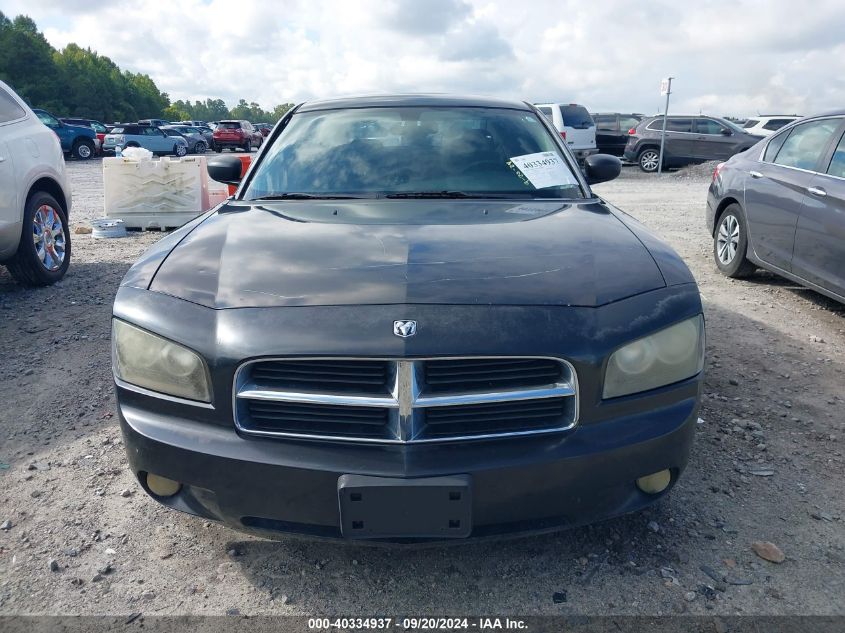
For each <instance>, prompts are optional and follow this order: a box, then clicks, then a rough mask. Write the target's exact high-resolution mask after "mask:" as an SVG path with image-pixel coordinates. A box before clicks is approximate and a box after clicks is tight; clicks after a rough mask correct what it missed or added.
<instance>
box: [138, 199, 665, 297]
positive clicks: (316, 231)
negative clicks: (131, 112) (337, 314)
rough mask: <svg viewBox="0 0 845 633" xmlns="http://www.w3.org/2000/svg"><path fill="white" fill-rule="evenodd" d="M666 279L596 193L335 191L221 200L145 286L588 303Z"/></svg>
mask: <svg viewBox="0 0 845 633" xmlns="http://www.w3.org/2000/svg"><path fill="white" fill-rule="evenodd" d="M130 276H131V274H130ZM665 285H666V284H665V282H664V278H663V276H662V274H661V272H660V269H659V268H658V267H657V265H656V264H655V261H654V259H653V258H652V256H651V254H650V253H649V251H648V250H647V249H646V248H645V247H644V246H643V243H642V242H641V241H640V240H639V239H638V238H637V236H635V235H634V233H633V232H632V230H631V229H629V228H628V227H627V226H626V225H625V224H623V223H622V222H621V221H620V220H619V219H618V218H617V217H616V216H615V215H614V214H613V213H611V211H610V210H609V208H608V207H606V206H605V205H604V204H603V203H601V202H595V201H590V202H584V203H580V204H572V203H566V204H562V203H560V202H538V201H525V202H523V201H483V202H481V201H464V200H456V201H452V200H433V201H432V200H350V201H346V200H344V201H337V202H332V201H285V202H268V203H250V202H238V201H230V202H228V203H226V204H225V205H224V206H222V207H221V208H220V210H218V211H217V212H215V213H213V214H211V215H210V216H209V217H208V218H207V219H205V220H204V221H202V222H200V223H198V224H197V225H196V227H195V228H194V229H193V230H192V231H190V232H189V233H188V234H187V236H186V237H184V239H182V240H181V241H180V242H179V243H178V245H177V246H175V248H173V249H172V251H170V253H169V254H168V255H167V256H166V258H165V259H164V261H163V262H162V263H161V265H160V266H159V267H158V270H157V272H156V274H155V276H154V277H153V279H152V282H151V283H150V285H149V289H150V290H152V291H155V292H161V293H166V294H169V295H173V296H176V297H179V298H182V299H185V300H187V301H191V302H194V303H198V304H201V305H204V306H208V307H212V308H241V307H270V306H305V305H308V306H313V305H365V304H370V305H373V304H412V303H427V304H438V303H441V304H486V305H494V304H497V305H574V306H598V305H602V304H605V303H609V302H612V301H617V300H619V299H623V298H626V297H630V296H633V295H636V294H639V293H642V292H647V291H650V290H654V289H657V288H662V287H664V286H665Z"/></svg>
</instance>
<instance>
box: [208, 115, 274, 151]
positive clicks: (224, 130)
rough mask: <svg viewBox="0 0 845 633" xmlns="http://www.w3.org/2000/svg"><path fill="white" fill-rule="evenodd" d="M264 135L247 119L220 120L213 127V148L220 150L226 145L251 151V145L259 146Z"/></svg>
mask: <svg viewBox="0 0 845 633" xmlns="http://www.w3.org/2000/svg"><path fill="white" fill-rule="evenodd" d="M263 142H264V137H263V136H262V135H261V132H259V131H258V130H256V129H255V128H254V127H253V126H252V123H250V122H249V121H220V122H219V123H218V124H217V127H216V128H214V150H215V151H217V152H222V151H223V150H224V149H226V148H227V147H228V148H230V149H233V150H235V149H242V150H243V151H245V152H250V151H252V148H253V147H261V143H263Z"/></svg>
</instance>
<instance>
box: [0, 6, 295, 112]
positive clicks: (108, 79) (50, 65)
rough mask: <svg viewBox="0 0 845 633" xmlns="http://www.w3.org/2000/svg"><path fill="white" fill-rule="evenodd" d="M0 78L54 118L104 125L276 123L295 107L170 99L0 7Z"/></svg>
mask: <svg viewBox="0 0 845 633" xmlns="http://www.w3.org/2000/svg"><path fill="white" fill-rule="evenodd" d="M0 80H2V81H4V82H6V83H7V84H9V85H10V86H11V87H12V88H13V89H14V90H15V92H17V93H18V94H19V95H20V96H21V98H23V99H24V101H26V102H27V103H28V104H29V105H30V106H31V107H34V108H43V109H45V110H48V111H49V112H51V113H52V114H54V115H56V116H80V117H86V118H92V119H97V120H99V121H103V122H104V123H111V122H115V121H137V120H138V119H141V118H157V119H158V118H160V119H166V120H168V121H184V120H189V119H190V120H194V119H197V120H203V121H218V120H220V119H229V118H231V119H247V120H248V121H253V122H262V123H264V122H266V123H275V122H276V121H278V120H279V119H280V118H282V116H283V115H284V114H285V112H287V111H288V110H289V109H290V108H292V107H293V104H291V103H284V104H281V105H278V106H276V107H275V108H273V109H272V110H269V111H268V110H264V109H262V108H261V107H260V106H259V105H258V104H257V103H255V102H252V103H247V102H246V100H245V99H241V100H239V101H238V104H237V105H236V106H235V107H233V108H231V109H229V108H228V106H227V105H226V103H225V102H224V101H223V100H222V99H206V100H205V101H194V102H193V103H191V102H190V101H182V100H178V101H175V102H172V103H171V101H170V97H169V96H168V94H167V93H166V92H162V91H161V90H159V89H158V86H156V84H155V82H154V81H153V80H152V78H151V77H150V76H149V75H147V74H143V73H133V72H130V71H128V70H121V69H120V68H119V67H118V66H117V64H115V63H114V62H113V61H112V60H111V59H109V58H108V57H105V56H103V55H99V54H97V53H96V52H95V51H92V50H91V49H90V48H81V47H79V46H77V45H76V44H68V45H67V46H66V47H65V48H63V49H62V50H56V49H55V48H53V47H52V46H51V45H50V43H49V42H48V41H47V39H46V38H45V37H44V35H43V33H41V32H40V31H39V30H38V27H37V26H36V24H35V22H34V21H33V20H32V19H31V18H29V17H27V16H24V15H19V16H17V17H16V18H14V19H13V20H10V19H9V18H8V17H6V16H5V15H4V14H3V12H2V11H0Z"/></svg>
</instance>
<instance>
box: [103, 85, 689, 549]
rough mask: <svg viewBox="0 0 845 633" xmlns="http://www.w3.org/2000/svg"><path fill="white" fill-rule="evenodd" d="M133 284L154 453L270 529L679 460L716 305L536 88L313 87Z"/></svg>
mask: <svg viewBox="0 0 845 633" xmlns="http://www.w3.org/2000/svg"><path fill="white" fill-rule="evenodd" d="M209 173H210V175H211V176H212V177H213V178H215V179H217V180H220V181H222V182H227V183H239V188H238V190H237V193H236V194H235V195H234V197H233V198H231V199H229V200H228V201H227V202H225V203H224V204H222V205H220V206H219V207H217V208H215V209H213V210H211V211H210V212H208V213H206V214H205V215H202V216H201V217H199V218H197V219H196V220H194V221H192V222H190V223H189V224H187V225H185V226H184V227H182V228H181V229H180V230H178V231H176V232H174V233H173V234H171V235H170V236H168V237H167V238H165V239H163V240H161V241H160V242H159V243H158V244H157V245H156V246H154V247H153V248H152V249H150V250H149V251H148V252H147V253H146V254H145V255H144V256H143V257H142V258H141V259H140V260H139V261H138V262H137V263H136V264H135V265H134V266H133V267H132V268H131V269H130V271H129V272H128V273H127V275H126V277H125V279H124V280H123V282H122V283H121V286H120V289H119V291H118V293H117V298H116V300H115V303H114V320H113V335H112V343H113V358H114V377H115V383H116V389H117V402H118V411H119V415H120V423H121V426H122V429H123V434H124V438H125V444H126V449H127V452H128V457H129V462H130V464H131V467H132V470H133V472H134V473H135V474H136V476H137V478H138V481H139V482H140V484H141V486H143V488H144V490H146V491H147V493H149V494H150V495H151V496H153V497H154V498H155V499H156V500H158V501H159V502H161V503H163V504H165V505H167V506H169V507H171V508H175V509H178V510H182V511H184V512H188V513H191V514H195V515H198V516H200V517H203V518H205V519H212V520H217V521H222V522H224V523H225V524H227V525H229V526H231V527H233V528H236V529H239V530H247V531H251V532H256V533H260V534H264V535H267V536H273V535H279V534H298V535H306V536H318V537H336V538H343V539H369V540H384V541H397V542H417V541H425V540H438V539H450V538H452V539H454V538H483V537H490V536H498V535H503V534H515V533H525V532H537V531H544V530H552V529H559V528H562V527H569V526H574V525H578V524H583V523H587V522H592V521H596V520H599V519H603V518H607V517H610V516H614V515H618V514H621V513H626V512H630V511H634V510H637V509H639V508H642V507H644V506H646V505H648V504H650V503H652V502H654V501H655V500H657V499H659V498H660V497H661V496H662V495H664V494H666V492H667V491H668V490H669V489H670V488H671V487H672V486H673V485H674V483H675V482H676V481H677V480H678V477H679V476H680V474H681V472H682V471H683V469H684V466H685V465H686V463H687V459H688V455H689V451H690V446H691V443H692V439H693V435H694V427H695V421H696V419H697V413H698V408H699V402H700V390H701V384H702V367H703V362H704V361H703V356H704V321H703V316H702V306H701V300H700V297H699V292H698V288H697V286H696V283H695V281H694V279H693V277H692V275H691V274H690V272H689V270H688V269H687V267H686V266H685V265H684V263H683V262H682V261H681V259H680V258H679V257H678V255H677V254H675V253H674V252H673V251H672V250H671V249H670V248H669V247H668V246H666V245H665V244H664V243H663V242H661V241H660V240H659V239H657V238H656V237H655V236H654V235H653V234H651V233H650V232H648V231H647V230H646V229H645V228H644V227H643V226H642V225H640V224H639V223H638V222H636V221H635V220H634V219H632V218H631V217H629V216H627V215H625V214H624V213H622V212H621V211H619V210H618V209H615V208H613V207H612V206H611V205H609V204H607V203H606V202H605V201H603V200H602V199H601V198H599V197H597V196H596V195H595V194H594V193H593V192H592V191H591V190H590V184H591V183H596V182H601V181H603V180H608V179H611V178H613V177H615V176H616V175H618V174H619V162H618V159H616V158H613V157H609V156H602V155H597V156H593V157H590V158H589V159H587V162H586V165H585V168H584V173H583V174H582V172H581V171H580V170H579V168H578V166H577V164H576V162H575V160H574V159H573V157H572V155H571V154H570V152H569V151H568V150H567V148H566V146H565V144H564V143H563V142H561V139H560V138H559V137H558V135H557V133H556V132H555V130H554V129H552V128H551V127H550V125H549V123H548V122H547V121H546V119H545V117H543V116H542V114H540V113H539V112H538V111H537V110H536V109H535V108H534V107H533V106H532V105H529V104H527V103H522V102H514V101H504V100H495V99H489V98H467V97H446V96H407V95H400V96H384V97H371V98H354V99H340V100H331V101H319V102H313V103H305V104H303V105H300V106H299V107H297V108H295V109H294V110H293V111H292V112H290V113H288V114H287V116H286V117H285V118H284V119H283V120H282V121H281V122H280V123H279V124H278V125H277V126H276V128H275V129H274V131H273V133H272V135H271V136H270V137H269V138H268V139H267V143H266V144H265V147H263V148H262V151H261V152H260V154H259V155H258V156H257V158H256V159H255V162H254V163H253V165H252V166H251V167H250V169H249V170H248V172H247V173H246V174H245V176H243V178H242V177H241V163H240V161H239V160H238V159H237V158H236V157H218V158H215V159H213V160H212V161H211V162H210V164H209Z"/></svg>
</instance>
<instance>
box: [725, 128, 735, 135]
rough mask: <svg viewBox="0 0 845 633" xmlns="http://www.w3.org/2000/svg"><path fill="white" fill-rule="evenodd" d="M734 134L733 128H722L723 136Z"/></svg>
mask: <svg viewBox="0 0 845 633" xmlns="http://www.w3.org/2000/svg"><path fill="white" fill-rule="evenodd" d="M733 135H734V133H733V132H732V131H731V130H729V129H727V128H722V136H733Z"/></svg>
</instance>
